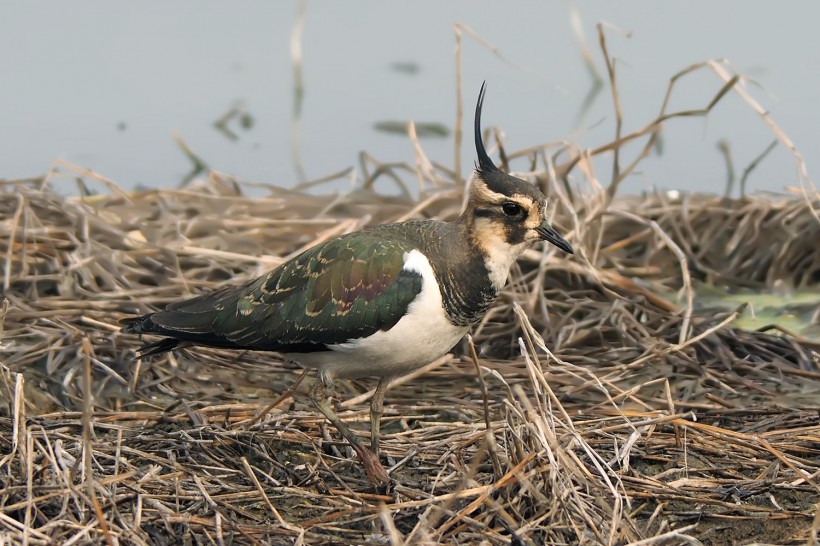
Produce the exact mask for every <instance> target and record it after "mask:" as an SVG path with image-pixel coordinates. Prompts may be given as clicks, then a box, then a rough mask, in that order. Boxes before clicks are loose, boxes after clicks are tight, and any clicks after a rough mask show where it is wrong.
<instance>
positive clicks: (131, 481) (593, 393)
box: [0, 168, 820, 545]
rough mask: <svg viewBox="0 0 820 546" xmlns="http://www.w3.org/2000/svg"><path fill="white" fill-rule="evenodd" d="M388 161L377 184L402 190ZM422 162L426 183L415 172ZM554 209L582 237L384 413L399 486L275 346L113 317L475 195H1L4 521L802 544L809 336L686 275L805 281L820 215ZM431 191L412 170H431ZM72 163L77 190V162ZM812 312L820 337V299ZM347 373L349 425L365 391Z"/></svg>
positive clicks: (706, 279)
mask: <svg viewBox="0 0 820 546" xmlns="http://www.w3.org/2000/svg"><path fill="white" fill-rule="evenodd" d="M389 170H390V169H389V168H385V169H383V170H381V171H380V173H377V174H375V175H374V176H381V175H384V174H385V173H388V172H389ZM422 171H423V169H422ZM547 171H548V170H545V171H543V172H536V171H533V172H528V173H518V174H520V175H521V176H524V177H529V178H530V179H531V180H533V181H534V182H535V183H537V184H540V185H541V186H542V187H544V189H545V190H546V191H547V192H548V194H551V195H553V196H557V197H554V199H553V201H554V203H555V205H556V211H555V224H556V225H557V226H558V227H559V228H560V230H561V232H562V233H565V234H568V238H569V240H570V241H571V242H572V243H573V245H574V246H575V247H576V249H578V253H577V254H576V255H575V256H573V257H571V258H567V257H565V256H563V255H561V256H559V255H558V254H557V253H556V252H554V251H553V250H552V249H551V248H548V247H544V248H536V249H532V250H530V251H528V252H527V253H526V254H525V255H524V256H523V257H522V259H521V260H520V261H519V262H518V264H517V265H516V267H515V268H514V271H513V274H512V276H511V280H510V282H509V284H508V287H507V289H506V290H505V292H504V293H503V295H502V297H501V298H500V299H499V302H498V304H497V305H496V306H495V307H494V308H493V309H492V310H491V312H490V313H489V314H488V315H487V316H486V318H485V319H484V320H483V321H482V322H481V323H480V324H479V325H478V326H477V327H476V328H475V329H474V331H473V332H472V334H471V336H469V337H468V338H467V339H465V341H464V342H463V343H462V344H461V345H460V346H459V347H457V348H456V351H455V352H454V354H452V355H448V356H447V357H444V358H442V359H440V360H438V361H436V362H433V363H431V364H430V365H429V366H427V367H426V368H425V369H424V370H422V371H421V372H419V373H417V374H413V375H412V376H410V377H408V378H406V379H402V380H400V381H398V382H396V383H395V384H394V385H393V386H392V388H391V390H390V391H389V392H388V395H387V403H386V407H385V416H384V425H383V439H382V446H383V452H384V454H385V455H386V457H387V458H388V462H389V468H390V469H391V474H392V476H393V478H394V480H395V484H394V486H393V487H391V488H390V489H389V490H383V491H376V490H374V489H373V488H372V487H371V486H369V485H368V484H367V481H366V479H365V477H364V474H363V471H362V470H361V469H360V468H359V467H358V466H357V463H356V459H355V458H354V457H352V456H351V455H352V454H351V452H350V450H349V448H348V447H347V446H346V445H345V444H344V443H343V442H342V441H341V440H340V438H339V437H338V436H337V434H336V433H335V431H334V430H333V429H331V428H329V427H328V425H327V424H326V423H325V422H324V421H323V419H322V418H321V416H320V415H319V414H318V413H316V412H315V411H313V410H312V409H311V408H309V407H306V406H304V405H302V404H301V403H298V402H296V401H294V399H293V397H291V396H290V393H289V391H288V389H289V387H291V386H292V385H293V383H294V382H295V380H296V378H297V376H298V375H299V373H300V371H299V370H298V369H294V367H293V366H292V365H290V364H288V363H285V362H282V361H281V359H279V358H277V355H275V354H270V353H250V352H249V353H245V354H239V353H237V352H233V351H225V350H218V349H205V348H203V349H196V350H191V351H190V352H188V351H178V352H176V353H174V354H168V355H163V356H161V357H155V358H152V359H149V360H145V361H140V360H137V359H135V357H134V349H135V348H136V347H137V346H138V345H139V340H138V339H137V338H136V337H135V336H128V335H122V334H120V333H119V332H118V326H117V322H118V320H119V319H120V318H122V317H124V316H127V315H128V314H130V313H135V312H146V311H148V310H150V309H154V308H157V307H161V306H163V305H165V304H167V303H169V302H172V301H174V300H177V299H180V298H183V297H186V296H190V295H191V294H195V293H199V292H202V291H206V290H210V289H212V288H214V287H216V286H219V285H220V284H221V283H224V282H226V281H241V280H245V279H249V278H251V277H253V276H256V275H259V274H261V273H263V272H264V271H267V270H269V269H271V268H273V267H275V266H276V265H277V264H279V263H281V262H282V261H283V260H284V259H287V258H288V257H289V256H293V255H295V254H296V253H298V252H300V251H302V250H304V249H305V248H308V247H309V246H311V245H314V244H316V243H317V242H320V241H323V240H326V239H327V238H330V237H334V236H336V235H338V234H341V233H345V232H348V231H352V230H355V229H358V228H360V227H362V226H364V225H369V224H374V223H381V222H388V221H399V220H404V219H409V218H442V219H451V218H453V217H455V216H456V215H457V214H458V212H459V209H460V206H461V203H462V196H463V184H461V183H459V182H456V181H446V180H443V179H442V178H443V177H442V176H441V175H436V177H429V180H428V181H429V182H430V183H429V184H427V185H423V186H422V187H421V188H420V197H419V198H418V199H412V198H409V197H385V196H383V195H380V194H378V193H376V192H374V191H372V189H369V188H371V187H372V186H371V185H370V184H367V185H366V186H365V189H364V190H361V191H357V192H352V193H349V194H347V195H336V194H333V195H324V196H322V195H315V194H309V193H305V192H301V191H296V190H284V189H281V188H269V189H268V190H265V191H260V190H259V189H258V188H257V189H256V190H255V192H256V193H257V194H260V193H264V195H257V196H255V197H249V196H247V195H245V194H243V191H242V189H241V187H240V185H239V184H238V183H236V182H235V181H234V180H232V179H230V178H228V177H226V176H224V175H219V174H216V173H212V174H211V175H210V178H209V179H208V180H207V181H200V182H198V183H195V184H193V185H192V186H190V187H188V188H183V189H177V190H152V191H140V192H125V191H122V190H121V189H119V188H117V187H116V186H114V185H110V190H109V191H107V192H105V193H104V194H100V195H85V196H82V197H64V196H63V195H61V194H60V193H58V192H56V191H54V189H53V188H52V186H51V185H50V183H49V182H48V181H46V180H29V181H19V182H8V183H5V184H4V185H3V188H2V192H3V194H2V200H0V231H2V239H0V252H2V255H3V256H4V257H5V260H4V271H3V289H4V292H3V295H4V299H3V307H2V309H1V310H0V312H1V313H2V322H0V328H2V332H1V335H2V339H1V340H0V343H1V344H0V358H1V359H2V380H0V399H2V406H0V454H2V455H0V457H1V458H0V528H1V529H2V534H3V535H5V536H6V537H8V539H9V540H10V541H11V542H12V543H26V544H54V543H63V544H88V543H108V544H135V545H149V544H150V545H155V544H177V543H189V544H394V545H398V544H439V543H447V544H450V543H459V544H627V543H634V544H731V543H746V542H749V541H753V540H758V541H759V540H761V539H763V540H765V541H766V542H768V543H777V544H807V543H811V541H812V540H814V541H816V540H817V533H818V528H820V523H818V516H817V499H818V492H820V421H818V415H820V414H819V413H818V412H819V411H820V369H818V367H820V353H819V352H818V351H819V350H820V345H819V344H818V343H817V342H815V341H812V340H811V339H808V338H806V337H802V336H801V335H799V334H797V333H794V332H789V331H783V330H782V329H780V330H778V329H777V328H775V327H770V328H763V329H761V330H760V331H746V330H742V329H739V328H736V327H734V326H733V322H734V320H735V319H736V318H737V316H738V315H739V314H740V312H741V311H742V310H741V309H737V310H726V309H710V308H708V307H702V306H699V305H697V304H696V299H695V297H694V294H695V292H696V290H697V288H698V286H699V285H700V284H701V283H709V284H710V285H718V286H725V287H728V288H730V289H732V288H736V287H746V288H749V287H751V288H756V289H764V288H767V287H780V289H784V288H783V287H786V288H788V289H791V288H812V287H816V285H817V284H818V282H820V253H818V251H817V241H820V222H819V221H818V218H817V211H818V210H820V202H818V201H817V200H811V199H809V198H807V197H806V195H805V194H804V195H800V196H795V197H786V196H784V197H776V198H775V197H771V196H769V197H765V198H764V197H744V198H741V199H727V198H720V197H714V196H705V195H677V194H652V195H647V196H643V197H623V198H613V197H612V196H611V193H610V192H607V191H605V190H601V191H598V192H592V194H591V195H585V196H583V197H580V196H576V195H574V194H573V193H571V192H569V191H568V186H565V185H561V184H555V183H550V182H549V180H551V177H549V176H547V174H546V173H547ZM423 174H424V173H423V172H422V175H420V178H425V177H424V176H423ZM84 175H88V173H84ZM813 305H814V306H813V307H812V306H811V305H809V309H808V311H809V312H812V310H813V312H814V315H815V316H814V320H815V322H816V321H817V316H816V315H817V314H818V311H817V308H818V305H817V304H816V303H815V304H813ZM373 386H374V385H372V384H370V383H368V382H366V381H363V382H344V381H340V382H339V383H338V384H337V386H336V390H337V393H338V394H339V399H340V416H341V417H342V419H343V420H345V421H347V422H350V423H352V425H353V426H354V428H358V429H359V430H363V429H366V428H367V427H366V423H367V404H366V401H367V399H368V396H369V394H370V392H371V391H370V390H369V389H370V388H371V387H373Z"/></svg>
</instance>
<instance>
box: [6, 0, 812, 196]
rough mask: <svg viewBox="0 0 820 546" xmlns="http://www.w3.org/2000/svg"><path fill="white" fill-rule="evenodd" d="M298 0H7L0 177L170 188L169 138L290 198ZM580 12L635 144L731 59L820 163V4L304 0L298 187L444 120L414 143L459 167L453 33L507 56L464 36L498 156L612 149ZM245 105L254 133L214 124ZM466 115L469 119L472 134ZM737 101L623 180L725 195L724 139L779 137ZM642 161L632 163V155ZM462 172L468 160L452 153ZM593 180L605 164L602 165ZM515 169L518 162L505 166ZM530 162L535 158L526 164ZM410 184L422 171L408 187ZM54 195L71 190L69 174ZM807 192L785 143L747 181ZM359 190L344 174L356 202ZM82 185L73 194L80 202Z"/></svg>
mask: <svg viewBox="0 0 820 546" xmlns="http://www.w3.org/2000/svg"><path fill="white" fill-rule="evenodd" d="M302 5H303V4H302V2H299V1H276V2H271V1H243V2H223V1H216V0H196V1H194V0H188V1H178V2H158V1H146V2H126V1H122V0H114V1H105V2H103V1H91V0H80V1H74V2H62V1H57V0H47V1H40V2H11V1H8V0H6V1H3V2H2V3H0V178H4V179H16V178H23V177H29V176H35V175H39V174H42V173H44V172H46V171H47V170H48V169H49V168H50V167H51V166H52V164H53V162H54V161H55V160H65V161H68V162H71V163H74V164H77V165H80V166H83V167H87V168H90V169H93V170H95V171H97V172H99V173H100V174H102V175H103V176H105V177H108V178H110V179H111V180H113V181H115V182H117V183H118V184H121V185H122V186H124V187H127V188H133V187H135V186H137V185H145V186H149V187H155V186H162V187H167V186H175V185H177V184H178V183H179V182H180V180H182V179H183V177H184V176H185V175H186V173H188V171H189V169H190V162H189V160H188V159H187V158H186V157H185V156H184V155H183V154H182V153H181V152H180V150H179V148H178V147H177V145H176V144H175V142H174V140H173V139H172V134H173V133H174V132H177V133H178V134H179V135H180V136H181V137H182V138H183V139H184V141H185V142H186V143H187V144H188V145H189V146H190V147H191V148H192V149H193V150H194V151H195V152H196V153H197V154H198V155H199V156H200V157H202V158H203V159H204V160H205V161H206V162H207V163H208V165H209V166H210V167H212V168H214V169H217V170H219V171H223V172H226V173H229V174H231V175H235V176H237V177H240V178H243V179H247V180H252V181H257V182H263V183H271V184H277V185H282V186H293V185H294V184H295V183H297V182H298V181H299V180H300V177H299V175H298V171H297V168H296V166H295V164H294V156H293V154H292V148H291V141H290V140H289V139H290V138H291V133H292V130H293V129H292V126H291V118H292V113H293V109H294V75H293V67H292V63H291V58H290V51H291V45H290V41H291V34H292V31H293V27H294V21H295V20H296V18H297V13H298V12H299V10H300V6H302ZM572 13H576V14H577V15H579V16H580V20H581V28H582V29H583V33H584V35H585V37H586V43H587V45H588V47H589V48H590V50H591V52H592V55H593V59H594V62H595V65H596V67H597V70H598V71H599V72H600V73H601V74H602V75H605V73H606V68H605V65H604V62H603V57H602V55H601V52H600V49H599V47H598V38H597V33H596V28H595V27H596V24H597V23H598V22H605V23H606V24H607V25H609V26H610V28H611V30H610V31H608V33H607V37H608V46H609V50H610V54H611V55H612V56H614V57H615V58H616V65H617V71H618V81H619V90H620V96H621V99H622V103H623V111H624V116H625V119H624V130H625V131H627V132H628V131H630V130H634V129H637V128H639V127H641V126H643V125H644V124H646V123H647V122H649V121H650V120H651V119H652V118H653V117H654V116H655V115H656V114H657V111H658V109H659V108H660V104H661V101H662V99H663V95H664V92H665V89H666V86H667V84H668V80H669V78H670V77H671V76H672V75H673V74H674V73H675V72H677V71H679V70H681V69H683V68H684V67H686V66H688V65H690V64H692V63H696V62H700V61H704V60H707V59H710V58H726V59H729V60H730V61H731V63H732V66H733V67H734V68H735V69H736V70H737V71H739V72H740V73H742V74H744V75H746V76H748V77H750V78H753V79H754V80H755V81H756V82H757V84H759V85H750V86H749V87H748V89H749V91H750V92H751V93H752V95H753V96H754V97H755V98H756V99H757V100H758V101H759V102H760V103H761V104H762V105H763V106H764V107H765V108H766V109H767V110H768V111H769V112H770V113H771V115H772V116H773V118H774V120H775V121H776V122H777V123H778V124H779V125H780V126H781V127H782V128H783V130H784V131H785V132H786V133H787V134H788V135H789V136H790V137H791V138H792V140H793V141H794V142H795V143H796V145H797V147H798V149H799V150H800V151H801V152H802V154H803V155H804V156H805V158H806V161H807V164H808V167H809V173H810V174H811V173H812V165H813V163H814V162H815V161H814V158H815V157H817V152H818V151H820V132H819V131H818V130H817V127H818V125H819V124H820V106H818V97H820V41H819V40H818V39H817V37H816V33H817V30H816V29H817V21H818V20H820V3H818V2H812V1H802V2H777V3H775V2H762V1H742V0H731V1H721V2H712V1H703V0H695V1H687V2H661V1H656V0H629V1H618V2H615V1H611V0H610V1H606V0H589V1H584V2H577V3H571V2H558V1H555V2H553V1H546V2H535V1H521V2H509V3H507V2H504V3H502V2H489V1H474V0H454V1H447V2H441V1H432V0H421V1H417V2H404V3H399V2H382V1H376V0H366V1H359V2H330V1H312V2H310V3H308V4H307V5H306V11H305V16H304V31H303V37H302V40H301V43H302V49H303V64H302V72H303V81H304V97H303V103H302V112H301V114H302V115H301V126H300V129H299V136H298V148H299V153H300V155H301V157H302V159H303V162H304V165H303V169H304V176H305V177H306V178H308V179H312V178H319V177H322V176H325V175H328V174H330V173H333V172H336V171H339V170H342V169H345V168H347V167H351V166H358V154H359V152H361V151H366V152H368V153H369V154H371V155H372V156H374V157H375V158H377V159H378V160H380V161H385V162H402V161H404V162H409V163H413V149H412V146H411V144H410V142H409V140H408V139H407V137H406V136H402V135H392V134H386V133H384V132H382V131H378V130H376V129H375V128H374V125H375V124H377V123H379V122H384V121H406V120H408V119H413V120H416V121H419V122H434V123H439V124H442V125H443V126H445V127H447V128H448V129H449V130H450V134H449V136H448V137H429V138H424V139H423V140H422V141H421V142H422V145H423V147H424V149H425V151H426V153H427V154H428V155H429V156H430V158H431V159H433V160H435V161H438V162H440V163H442V164H444V165H446V166H450V167H451V166H453V164H454V148H453V137H452V129H453V124H454V122H455V112H456V85H455V61H454V49H455V38H454V30H453V24H454V23H461V24H463V25H466V26H467V27H469V28H471V29H473V30H474V31H475V32H476V33H478V34H479V35H480V36H481V37H482V38H483V39H485V40H487V41H488V42H489V43H490V44H492V45H493V46H495V47H496V48H498V51H499V52H500V54H501V55H502V56H503V57H504V59H506V60H507V61H505V60H502V59H500V58H499V57H498V56H496V55H494V54H493V53H492V52H491V51H490V50H489V49H488V48H487V47H485V46H482V45H481V44H479V43H478V42H477V41H476V40H474V39H472V38H470V37H468V36H464V39H463V43H462V49H463V76H464V93H465V104H466V105H467V110H468V111H469V110H471V109H472V105H473V104H474V101H475V96H476V94H477V92H478V88H479V86H480V84H481V82H482V81H483V80H486V81H487V82H488V87H489V90H488V94H487V99H486V102H485V125H487V126H497V127H500V128H501V129H503V131H504V135H505V143H506V147H507V149H508V150H516V149H519V148H523V147H527V146H531V145H536V144H540V143H546V142H550V141H556V140H562V139H567V140H571V141H573V142H576V143H578V144H579V145H581V146H584V147H595V146H598V145H601V144H603V143H606V142H608V141H609V140H611V139H612V137H613V135H614V116H613V110H612V104H611V97H610V93H609V89H608V86H606V87H605V88H604V89H603V90H602V92H601V93H599V94H598V95H597V97H596V98H595V99H594V100H593V102H592V104H591V107H590V109H589V110H588V111H587V112H584V113H582V104H583V102H584V99H585V97H586V96H587V95H588V93H589V91H590V86H591V79H590V76H589V74H588V72H587V70H586V68H585V67H584V64H583V62H582V60H581V53H580V49H579V47H578V44H577V40H576V34H574V33H573V31H572V25H571V23H570V18H571V14H572ZM721 85H722V82H721V81H720V80H719V79H718V78H717V77H716V76H715V75H714V74H712V73H710V72H708V71H701V72H698V73H697V74H695V75H694V76H690V77H687V78H685V79H684V81H682V82H681V85H680V86H679V87H678V88H677V89H676V92H675V94H674V97H673V101H672V107H673V109H689V108H700V107H703V106H705V105H706V104H707V103H708V102H709V101H710V100H711V98H712V97H713V96H714V95H715V93H716V92H717V90H718V89H719V88H720V86H721ZM235 106H239V107H240V109H241V110H242V111H244V112H246V113H247V114H248V116H249V117H248V119H249V120H250V121H252V125H251V126H250V127H249V128H243V127H242V126H241V124H240V123H239V121H238V120H234V121H232V122H231V124H229V128H230V129H231V130H232V131H233V132H235V133H236V135H237V137H238V138H237V139H235V140H232V139H230V138H228V137H227V136H226V135H225V134H224V133H222V132H220V131H218V130H216V129H215V128H214V125H213V123H214V121H215V120H216V119H218V118H219V117H220V116H222V115H223V114H224V113H226V112H227V111H229V110H230V109H231V108H233V107H235ZM470 121H471V114H470V113H468V115H467V118H466V119H465V121H464V124H465V128H466V125H467V124H469V122H470ZM773 138H774V137H773V134H772V133H771V131H770V130H769V129H768V128H767V127H766V126H765V125H764V123H763V122H762V121H761V120H760V118H759V117H758V116H757V115H756V114H754V113H753V112H752V111H751V110H750V109H749V108H748V107H747V106H745V105H744V104H743V102H742V101H741V100H740V99H739V98H738V97H737V96H734V95H730V96H727V97H726V98H725V99H724V100H723V101H722V102H721V103H720V104H719V105H718V106H717V108H716V109H715V110H714V112H713V113H712V114H711V115H710V116H709V117H708V118H691V119H681V120H672V121H670V122H669V123H667V125H666V128H665V131H664V138H663V150H662V153H661V154H660V155H657V154H654V155H653V156H652V157H650V158H649V159H647V160H646V161H645V162H644V163H643V164H642V165H641V167H640V169H639V171H638V172H636V173H635V174H634V175H633V176H631V177H630V178H629V179H628V180H627V181H626V182H625V183H624V186H623V187H624V189H625V190H626V191H629V192H633V193H634V192H640V191H644V190H647V189H651V188H661V189H673V188H675V189H682V190H698V191H713V192H718V193H720V192H722V191H723V188H724V185H725V180H726V168H725V162H724V159H723V157H722V156H721V154H720V153H719V152H718V150H717V147H716V144H717V143H718V142H719V141H720V140H722V139H725V140H726V141H728V143H729V145H730V147H731V151H732V156H733V159H734V162H735V167H736V169H737V170H738V172H740V171H742V169H743V168H744V167H745V166H746V165H747V164H748V163H749V162H750V161H752V160H753V159H754V158H755V157H756V156H757V155H758V154H760V153H761V152H762V151H763V150H764V149H765V148H766V147H767V146H768V145H769V143H770V142H771V141H772V140H773ZM627 151H628V154H627V159H629V153H635V152H636V151H637V149H636V148H629V149H628V150H627ZM461 156H462V158H463V159H462V160H463V162H464V163H463V165H464V167H463V168H464V169H469V167H470V165H471V164H472V160H473V151H472V149H471V147H470V145H469V142H468V143H467V144H466V145H465V146H463V147H462V150H461ZM596 165H597V166H598V168H599V169H600V172H599V173H598V175H599V177H600V178H601V180H602V182H606V181H607V180H608V176H609V171H608V169H609V166H608V165H609V163H608V158H602V160H601V161H599V162H598V163H596ZM514 166H515V165H514ZM522 168H523V165H522ZM408 179H409V180H408V181H409V182H411V183H412V178H411V177H409V176H408ZM55 183H57V184H65V185H66V187H67V188H70V187H73V182H72V180H71V179H69V178H56V179H55ZM796 183H797V178H796V174H795V164H794V161H793V159H792V157H791V156H790V155H789V154H788V153H787V151H786V150H785V149H783V148H782V147H778V148H776V149H775V150H774V151H773V152H772V153H771V154H770V155H769V156H767V158H766V159H765V160H764V161H763V162H762V163H761V164H760V165H759V167H758V168H757V169H756V170H755V171H754V172H753V173H752V175H751V176H750V178H749V187H750V189H752V190H772V191H780V190H782V189H783V188H784V187H786V186H787V185H794V184H796ZM348 186H349V183H348V182H342V181H340V182H339V183H338V184H337V186H336V187H337V188H341V189H344V188H346V187H348ZM68 191H70V190H68Z"/></svg>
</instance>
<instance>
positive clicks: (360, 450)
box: [310, 379, 390, 485]
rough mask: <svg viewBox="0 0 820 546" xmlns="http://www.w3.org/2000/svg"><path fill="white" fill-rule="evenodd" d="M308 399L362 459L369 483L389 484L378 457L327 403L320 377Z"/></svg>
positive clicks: (325, 392) (325, 390) (388, 478)
mask: <svg viewBox="0 0 820 546" xmlns="http://www.w3.org/2000/svg"><path fill="white" fill-rule="evenodd" d="M310 400H311V401H312V402H313V405H314V406H316V409H318V410H319V411H320V412H321V413H322V415H324V416H325V418H326V419H327V420H328V421H330V424H332V425H333V426H334V427H336V430H338V431H339V432H340V433H341V434H342V436H344V438H345V440H347V441H348V443H349V444H350V447H352V448H353V450H354V451H355V452H356V455H357V456H358V457H359V460H360V461H362V464H363V465H364V471H365V473H366V474H367V479H368V480H370V483H372V484H373V485H387V484H389V483H390V476H388V475H387V471H386V470H385V469H384V467H383V466H382V464H381V463H380V462H379V458H378V457H377V456H376V455H374V454H373V452H371V451H370V450H368V449H367V448H366V447H365V446H364V444H362V441H361V440H360V439H359V437H358V436H356V434H354V433H353V431H352V430H350V427H348V426H347V425H346V424H344V423H343V422H342V420H341V419H339V417H338V416H337V415H336V413H335V412H334V411H333V409H331V407H330V405H329V404H328V403H327V386H326V385H325V383H324V381H322V380H321V379H319V380H318V381H317V382H316V383H315V384H314V385H313V388H312V389H311V391H310Z"/></svg>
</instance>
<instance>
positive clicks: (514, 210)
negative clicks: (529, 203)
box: [501, 202, 524, 217]
mask: <svg viewBox="0 0 820 546" xmlns="http://www.w3.org/2000/svg"><path fill="white" fill-rule="evenodd" d="M501 210H503V211H504V214H506V215H507V216H511V217H516V216H521V213H522V212H524V209H523V208H521V205H519V204H518V203H510V202H507V203H504V204H503V205H501Z"/></svg>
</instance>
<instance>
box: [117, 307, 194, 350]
mask: <svg viewBox="0 0 820 546" xmlns="http://www.w3.org/2000/svg"><path fill="white" fill-rule="evenodd" d="M152 315H153V313H149V314H147V315H142V316H139V317H127V318H124V319H120V326H122V328H121V330H120V331H121V332H123V333H124V334H151V333H160V334H161V333H162V332H158V331H157V329H156V326H155V325H154V323H153V322H152V321H151V320H150V319H151V316H152ZM185 345H187V343H185V342H184V341H182V340H179V339H174V338H172V337H166V338H164V339H160V340H159V341H155V342H153V343H146V344H145V345H143V346H142V347H140V348H139V349H137V356H139V357H140V358H142V357H145V356H151V355H158V354H161V353H167V352H168V351H173V350H174V349H177V348H179V347H183V346H185Z"/></svg>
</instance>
